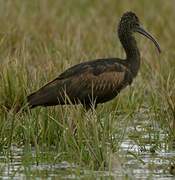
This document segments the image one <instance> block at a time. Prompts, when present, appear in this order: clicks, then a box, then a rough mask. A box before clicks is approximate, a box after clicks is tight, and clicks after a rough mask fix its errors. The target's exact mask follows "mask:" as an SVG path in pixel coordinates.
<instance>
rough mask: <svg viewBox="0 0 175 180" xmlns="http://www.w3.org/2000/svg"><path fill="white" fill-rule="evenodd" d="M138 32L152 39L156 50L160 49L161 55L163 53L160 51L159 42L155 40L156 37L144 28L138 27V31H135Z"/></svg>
mask: <svg viewBox="0 0 175 180" xmlns="http://www.w3.org/2000/svg"><path fill="white" fill-rule="evenodd" d="M135 31H136V32H138V33H140V34H142V35H144V36H146V37H147V38H148V39H150V40H151V41H152V42H153V43H154V45H155V46H156V48H157V49H158V51H159V53H161V49H160V46H159V44H158V42H157V41H156V40H155V39H154V37H153V36H152V35H151V34H150V33H148V32H147V31H145V30H144V29H143V28H142V27H140V26H138V27H137V28H136V29H135Z"/></svg>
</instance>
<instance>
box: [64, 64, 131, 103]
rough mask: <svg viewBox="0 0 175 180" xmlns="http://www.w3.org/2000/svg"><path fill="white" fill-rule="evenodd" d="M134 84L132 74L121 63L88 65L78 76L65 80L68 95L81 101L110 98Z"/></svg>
mask: <svg viewBox="0 0 175 180" xmlns="http://www.w3.org/2000/svg"><path fill="white" fill-rule="evenodd" d="M131 82H132V74H131V73H130V71H129V70H128V69H127V68H126V67H125V66H123V65H121V64H119V63H115V64H110V65H105V66H102V65H101V66H91V65H86V69H84V70H83V71H82V72H81V73H78V75H74V76H69V77H68V78H67V79H65V87H66V93H67V95H68V96H69V97H70V98H71V100H73V99H74V98H78V99H79V100H80V101H83V100H84V99H86V98H88V97H89V96H94V97H99V98H108V97H110V96H112V94H113V93H114V94H117V93H118V92H119V91H120V90H121V89H122V88H124V87H125V86H126V85H128V84H130V83H131Z"/></svg>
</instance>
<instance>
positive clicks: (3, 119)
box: [0, 0, 175, 170]
mask: <svg viewBox="0 0 175 180" xmlns="http://www.w3.org/2000/svg"><path fill="white" fill-rule="evenodd" d="M162 3H163V4H164V5H162ZM174 5H175V4H174V2H173V1H166V2H164V1H160V0H155V1H154V2H152V4H151V5H150V2H148V1H146V0H141V1H139V2H138V1H137V2H133V1H132V2H131V1H129V0H127V1H105V0H104V1H98V0H96V1H86V0H84V1H62V0H59V1H56V0H51V1H48V0H42V1H41V0H38V1H35V0H31V1H22V0H14V1H10V0H6V1H1V2H0V21H1V27H0V60H1V64H0V84H1V85H0V150H1V152H2V154H4V155H7V154H8V153H9V152H10V148H11V146H12V145H15V146H17V147H24V160H23V161H24V164H25V163H26V161H29V163H30V162H32V161H33V159H32V158H31V159H32V160H31V159H30V158H29V156H27V157H26V156H25V154H30V153H31V152H32V153H33V151H32V149H33V147H34V149H35V150H36V151H35V153H36V156H35V159H34V161H35V162H37V163H40V162H43V161H46V162H52V163H56V162H62V161H68V162H72V163H75V164H78V165H80V166H81V167H86V168H89V169H100V170H104V169H105V168H106V169H110V168H113V164H112V163H113V159H114V157H118V152H119V150H120V145H121V143H122V141H123V139H124V137H126V136H129V137H130V138H131V139H133V141H135V142H136V144H138V145H140V146H141V147H142V148H141V149H142V150H143V149H144V146H145V145H146V143H147V142H143V141H142V137H141V136H139V132H138V133H137V128H135V129H136V130H135V133H133V132H132V134H130V133H127V131H126V129H127V127H128V126H131V125H132V126H133V127H135V122H137V123H136V124H138V122H139V121H140V120H143V119H144V120H145V123H146V122H149V123H150V122H151V123H150V124H151V126H152V127H151V128H152V129H153V130H154V131H153V132H154V133H153V134H150V136H149V138H148V143H149V144H152V147H153V148H155V149H159V148H165V147H162V146H161V141H162V140H160V139H161V137H160V132H158V131H157V128H156V127H157V126H159V128H160V129H161V130H162V131H163V132H164V133H165V134H168V136H166V138H165V139H164V142H165V143H167V144H168V143H170V142H171V141H172V140H173V139H174V138H175V79H174V77H175V61H174V57H175V53H174V52H175V51H174V41H173V38H172V37H174V35H175V28H174V27H175V26H174V24H173V22H172V21H171V20H170V19H171V18H172V19H173V17H175V12H174V9H173V7H174ZM148 9H149V10H148ZM126 10H133V11H135V12H136V14H138V16H139V17H140V20H141V22H142V23H143V25H144V26H145V27H146V29H149V31H150V32H151V33H152V34H154V36H155V37H156V38H157V39H158V41H159V43H160V45H161V47H162V52H163V53H162V54H161V56H158V55H157V53H156V50H155V49H154V47H153V45H152V44H151V43H150V42H147V41H146V40H145V39H144V38H143V37H140V36H138V37H137V38H138V39H139V41H140V42H139V46H140V49H141V54H142V65H141V70H140V73H139V75H138V76H137V78H136V80H135V81H134V83H133V84H132V86H131V87H128V88H127V89H125V90H124V91H123V92H121V94H120V95H119V96H118V97H117V98H116V99H115V100H113V101H111V102H109V103H106V104H104V105H99V106H98V108H97V110H96V111H94V112H90V111H89V112H84V110H83V108H82V107H81V106H76V107H74V106H64V107H59V106H58V107H50V108H36V109H34V110H32V111H29V110H28V111H27V112H22V111H21V112H19V113H18V114H15V113H13V112H14V111H15V110H16V108H18V106H21V105H23V106H25V97H26V95H27V94H29V93H31V92H33V91H34V90H36V89H38V88H39V87H41V86H42V85H44V84H45V83H46V82H48V81H49V80H51V79H53V78H54V77H56V76H57V75H58V74H59V73H60V72H62V71H63V70H64V69H66V68H68V67H70V66H71V65H74V64H76V63H79V62H83V61H85V60H88V59H95V58H101V57H116V56H117V57H124V51H123V49H122V48H121V45H120V43H119V40H118V39H117V38H116V37H115V36H116V23H118V22H119V18H120V16H121V15H122V14H123V12H124V11H126ZM116 41H117V42H116ZM24 108H25V107H24ZM9 110H10V111H9ZM142 128H143V129H144V130H145V127H142ZM162 131H161V132H162ZM147 132H149V129H148V130H147ZM46 152H47V153H46ZM48 152H52V153H48ZM50 154H51V155H50ZM136 156H137V155H136ZM25 157H26V158H25ZM31 157H32V154H31ZM28 159H29V160H28Z"/></svg>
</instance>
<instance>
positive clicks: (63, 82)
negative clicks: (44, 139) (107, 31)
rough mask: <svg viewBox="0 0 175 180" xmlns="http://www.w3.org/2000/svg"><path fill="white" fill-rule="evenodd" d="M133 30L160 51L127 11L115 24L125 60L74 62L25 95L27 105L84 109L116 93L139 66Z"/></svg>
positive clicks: (135, 73)
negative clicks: (76, 105)
mask: <svg viewBox="0 0 175 180" xmlns="http://www.w3.org/2000/svg"><path fill="white" fill-rule="evenodd" d="M134 32H139V33H141V34H142V35H144V36H146V37H147V38H149V39H151V40H152V41H153V42H154V44H155V45H156V47H157V48H158V51H159V52H160V47H159V45H158V43H157V42H156V40H155V39H154V38H153V37H152V36H151V35H150V34H149V33H148V32H146V31H145V30H144V29H143V28H141V26H140V23H139V19H138V17H137V16H136V15H135V14H134V13H133V12H127V13H125V14H123V16H122V18H121V20H120V23H119V26H118V35H119V39H120V41H121V43H122V45H123V47H124V49H125V51H126V59H125V60H122V59H119V58H106V59H97V60H94V61H88V62H84V63H80V64H78V65H75V66H73V67H71V68H69V69H67V70H66V71H65V72H63V73H62V74H60V75H59V76H58V77H57V78H56V79H54V80H53V81H51V82H49V83H48V84H46V85H45V86H44V87H42V88H40V89H39V90H38V91H36V92H34V93H32V94H31V95H29V96H28V97H27V101H28V104H29V107H30V108H34V107H36V106H54V105H64V104H79V103H81V104H83V106H84V107H85V108H86V109H87V110H88V109H89V108H91V107H92V106H94V107H96V106H97V104H99V103H104V102H106V101H109V100H111V99H113V98H114V97H116V96H117V94H118V93H119V92H120V91H121V90H122V89H123V88H124V87H126V86H127V85H130V84H131V83H132V81H133V79H134V78H135V76H136V75H137V72H138V70H139V67H140V53H139V50H138V48H137V44H136V41H135V39H134V37H133V33H134Z"/></svg>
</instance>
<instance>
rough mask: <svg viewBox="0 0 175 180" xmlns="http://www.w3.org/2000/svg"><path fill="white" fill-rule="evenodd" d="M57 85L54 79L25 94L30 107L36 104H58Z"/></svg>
mask: <svg viewBox="0 0 175 180" xmlns="http://www.w3.org/2000/svg"><path fill="white" fill-rule="evenodd" d="M58 94H59V87H58V84H57V83H55V81H52V82H50V83H48V84H47V85H46V86H44V87H42V88H41V89H39V90H38V91H36V92H34V93H32V94H30V95H29V96H27V103H28V105H29V107H30V108H34V107H36V106H53V105H57V104H58V101H59V100H58Z"/></svg>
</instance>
